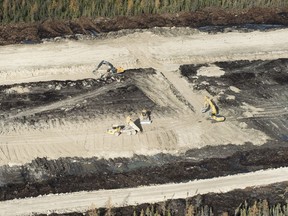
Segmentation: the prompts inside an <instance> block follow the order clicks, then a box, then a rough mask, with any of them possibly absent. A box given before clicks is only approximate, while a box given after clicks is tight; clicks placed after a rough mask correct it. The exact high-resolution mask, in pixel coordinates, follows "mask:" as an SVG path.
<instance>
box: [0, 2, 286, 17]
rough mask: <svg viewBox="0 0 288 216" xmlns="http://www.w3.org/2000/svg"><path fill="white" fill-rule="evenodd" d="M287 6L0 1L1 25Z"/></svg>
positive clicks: (284, 5)
mask: <svg viewBox="0 0 288 216" xmlns="http://www.w3.org/2000/svg"><path fill="white" fill-rule="evenodd" d="M287 6H288V1H287V0H253V1H251V0H105V1H104V0H0V22H1V23H10V22H21V21H24V22H33V21H41V20H45V19H47V18H55V19H73V18H78V17H82V16H85V17H89V18H94V17H96V16H117V15H139V14H143V13H145V14H155V13H177V12H189V11H195V10H199V9H203V8H206V7H218V8H223V9H247V8H252V7H275V8H283V7H287Z"/></svg>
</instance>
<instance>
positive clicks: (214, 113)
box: [202, 96, 225, 122]
mask: <svg viewBox="0 0 288 216" xmlns="http://www.w3.org/2000/svg"><path fill="white" fill-rule="evenodd" d="M210 109H211V112H210V118H211V119H213V120H215V121H217V122H223V121H225V117H224V116H221V115H219V114H218V107H217V105H216V104H215V103H214V101H213V100H212V99H211V98H209V97H208V96H205V99H204V106H203V108H202V113H205V112H207V111H208V110H210Z"/></svg>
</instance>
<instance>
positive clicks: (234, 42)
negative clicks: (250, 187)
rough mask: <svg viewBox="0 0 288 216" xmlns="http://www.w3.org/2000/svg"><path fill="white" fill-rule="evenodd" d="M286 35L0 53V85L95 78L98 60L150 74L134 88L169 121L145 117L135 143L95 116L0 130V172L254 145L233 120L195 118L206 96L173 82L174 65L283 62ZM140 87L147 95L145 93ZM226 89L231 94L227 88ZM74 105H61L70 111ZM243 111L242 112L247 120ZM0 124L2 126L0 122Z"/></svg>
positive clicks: (156, 38)
mask: <svg viewBox="0 0 288 216" xmlns="http://www.w3.org/2000/svg"><path fill="white" fill-rule="evenodd" d="M287 35H288V30H277V31H269V32H258V31H256V32H251V33H237V32H234V33H219V34H214V35H209V34H206V33H197V34H194V35H184V36H181V35H179V36H173V37H171V36H169V35H167V36H163V35H162V36H160V35H155V34H153V33H151V32H144V33H139V32H138V33H134V34H130V35H126V36H122V37H118V38H107V39H103V40H91V41H62V42H56V43H44V44H38V45H10V46H5V47H1V49H0V84H1V85H4V84H12V83H21V82H32V81H33V82H35V81H47V80H67V79H69V80H77V79H84V78H95V76H94V75H93V74H92V70H93V69H94V68H95V67H96V65H97V64H98V63H99V62H100V61H101V60H103V59H105V60H108V61H110V62H112V63H113V64H114V65H115V66H123V67H124V68H139V67H146V68H148V67H153V68H155V69H156V70H157V73H158V74H157V75H156V76H155V79H154V78H151V79H150V80H138V81H137V85H138V87H139V88H140V89H141V90H142V91H143V92H144V93H145V94H146V95H147V96H148V97H150V99H151V100H153V101H154V102H156V103H157V104H158V105H160V106H171V107H172V108H173V109H174V110H175V111H176V114H175V116H167V114H165V113H158V114H157V115H156V114H155V115H154V116H153V113H152V118H153V124H152V125H145V126H144V131H145V132H144V133H142V134H138V135H136V136H126V135H123V136H122V135H121V136H120V137H114V136H111V135H108V134H105V131H106V129H107V128H108V127H109V126H110V125H111V124H112V123H118V122H119V121H120V122H121V121H122V122H123V120H122V119H119V118H115V117H113V116H110V117H109V118H108V117H106V116H102V117H101V116H100V117H99V118H98V119H91V121H88V122H82V123H77V124H76V123H75V124H73V123H71V122H62V123H61V122H56V123H55V122H54V123H52V122H48V123H47V125H46V128H45V129H42V130H39V129H37V127H35V128H31V127H30V128H26V127H25V126H23V127H22V126H19V125H14V126H11V127H9V128H6V127H5V128H4V127H3V126H1V125H0V128H1V137H0V138H1V139H0V165H3V164H8V163H10V164H23V163H26V162H29V161H31V160H32V159H34V158H36V157H44V156H47V157H48V158H59V157H65V156H79V157H91V156H100V157H106V158H108V157H117V156H131V155H133V154H134V153H137V154H147V155H150V154H155V153H159V152H170V153H178V152H182V151H185V150H187V149H190V148H200V147H203V146H205V145H212V146H213V145H219V144H229V143H233V144H239V145H241V144H244V143H246V142H252V143H254V144H256V145H261V144H263V143H265V142H266V140H267V139H268V138H269V137H268V136H266V135H265V134H263V133H262V132H260V131H256V130H253V129H249V128H244V127H240V126H239V123H238V122H237V120H236V117H235V116H226V117H227V121H226V122H224V123H217V124H211V122H210V120H208V116H207V114H202V113H201V112H200V110H201V107H202V105H203V97H204V95H206V94H207V92H197V93H196V92H193V89H192V87H191V85H190V84H189V83H188V82H187V81H186V80H185V79H184V78H182V77H180V75H179V73H177V70H178V68H179V66H180V64H191V63H212V62H215V61H226V60H239V59H249V60H254V59H274V58H279V57H288V37H287ZM210 69H211V68H210ZM212 69H213V68H212ZM216 69H217V70H216ZM216 69H215V67H214V70H216V71H215V74H213V70H209V71H208V72H209V73H208V72H207V68H206V72H207V73H208V75H209V76H219V70H220V69H219V68H216ZM220 72H221V71H220ZM207 73H204V74H202V75H207ZM221 73H222V72H221ZM147 85H148V86H150V88H147ZM170 86H172V87H173V88H175V89H176V91H178V94H179V95H181V97H182V99H183V100H185V101H186V103H188V104H190V105H192V106H193V107H194V110H195V112H192V111H191V110H190V109H189V108H188V106H186V105H184V103H183V102H181V101H179V100H178V99H177V97H176V96H175V95H174V94H173V92H172V91H171V88H170ZM231 88H232V90H233V87H231ZM13 90H15V89H13ZM16 90H17V91H19V89H16ZM24 90H25V89H24ZM24 90H23V91H24ZM234 90H235V89H234ZM95 94H97V93H95ZM90 96H92V95H90ZM86 97H88V96H87V95H86ZM84 98H85V96H83V98H81V97H80V98H76V99H77V102H79V101H81V100H82V99H84ZM76 99H75V100H76ZM75 100H74V99H71V101H68V102H67V101H66V102H67V103H69V104H71V103H73V101H74V102H75V103H76V101H75ZM62 105H63V106H64V104H62V102H61V103H58V102H57V103H55V104H51V105H49V106H47V107H39V108H35V109H33V110H29V111H24V112H19V113H18V114H16V116H14V117H17V116H23V115H30V114H32V113H33V112H34V113H35V112H40V111H41V110H42V109H44V110H45V109H52V108H53V107H54V108H55V107H59V106H62ZM247 106H248V105H247ZM248 108H249V107H247V112H253V110H252V111H251V110H250V108H249V109H248ZM258 111H259V110H257V113H258ZM223 112H224V110H223ZM246 114H247V115H249V114H250V113H246ZM252 114H253V113H252ZM238 117H239V116H238ZM243 117H247V116H243ZM124 118H125V116H124V115H123V119H124ZM10 119H11V118H10ZM12 119H13V116H12ZM0 124H2V125H3V122H2V123H0Z"/></svg>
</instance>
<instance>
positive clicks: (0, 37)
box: [0, 8, 288, 45]
mask: <svg viewBox="0 0 288 216" xmlns="http://www.w3.org/2000/svg"><path fill="white" fill-rule="evenodd" d="M247 23H250V24H277V25H287V24H288V10H287V9H274V8H252V9H249V10H239V11H236V10H233V11H232V10H221V9H219V8H207V9H204V10H201V11H196V12H191V13H177V14H156V15H147V14H143V15H141V16H134V17H115V18H106V17H98V18H95V19H88V18H85V17H83V18H79V19H75V20H69V21H60V20H45V21H43V22H37V23H31V24H28V23H17V24H7V25H2V26H0V45H7V44H15V43H38V42H41V39H44V38H55V37H63V36H69V38H74V39H77V37H76V35H77V34H82V35H90V36H93V37H97V36H98V35H99V33H103V32H111V31H118V30H122V29H147V28H152V27H173V26H176V27H192V28H197V27H203V26H217V25H218V26H219V25H222V26H233V25H245V24H247ZM204 30H205V29H204Z"/></svg>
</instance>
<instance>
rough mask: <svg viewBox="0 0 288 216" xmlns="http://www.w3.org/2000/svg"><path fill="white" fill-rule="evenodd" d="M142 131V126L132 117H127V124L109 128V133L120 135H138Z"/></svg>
mask: <svg viewBox="0 0 288 216" xmlns="http://www.w3.org/2000/svg"><path fill="white" fill-rule="evenodd" d="M138 132H140V128H139V127H138V126H137V125H136V124H135V123H134V122H133V121H132V119H131V117H130V116H128V117H127V118H126V125H112V127H111V128H109V129H107V133H108V134H112V135H115V136H119V135H120V134H122V133H126V134H127V135H136V134H137V133H138Z"/></svg>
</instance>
